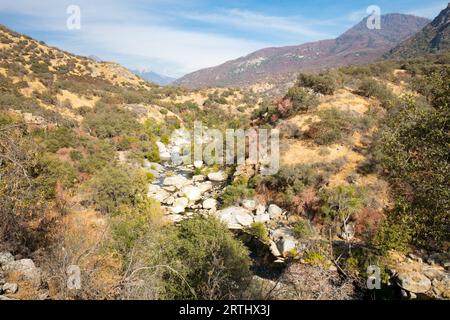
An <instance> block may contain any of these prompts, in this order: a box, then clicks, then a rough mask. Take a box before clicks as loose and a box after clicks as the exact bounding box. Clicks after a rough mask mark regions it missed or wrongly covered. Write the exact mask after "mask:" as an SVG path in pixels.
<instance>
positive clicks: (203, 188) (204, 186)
mask: <svg viewBox="0 0 450 320" xmlns="http://www.w3.org/2000/svg"><path fill="white" fill-rule="evenodd" d="M197 187H198V188H199V189H200V191H201V192H202V193H205V192H208V191H211V190H212V188H213V186H212V183H211V181H206V182H203V183H200V184H198V185H197Z"/></svg>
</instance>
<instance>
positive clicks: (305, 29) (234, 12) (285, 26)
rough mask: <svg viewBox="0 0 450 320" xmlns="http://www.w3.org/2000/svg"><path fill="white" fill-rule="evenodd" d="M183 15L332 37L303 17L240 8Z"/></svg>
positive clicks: (278, 31)
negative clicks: (268, 13)
mask: <svg viewBox="0 0 450 320" xmlns="http://www.w3.org/2000/svg"><path fill="white" fill-rule="evenodd" d="M183 17H185V18H187V19H191V20H196V21H201V22H208V23H211V24H216V25H217V24H224V25H229V26H233V27H236V28H240V29H246V30H254V31H258V32H264V33H273V34H279V36H286V35H287V34H288V35H290V36H295V37H298V36H301V37H305V38H308V39H323V38H327V37H330V35H329V34H326V33H323V32H320V31H317V28H314V27H313V26H314V25H318V24H320V22H319V21H313V20H309V21H308V20H306V19H304V18H302V17H282V16H272V15H265V14H262V13H260V12H254V11H248V10H240V9H228V10H221V11H219V12H215V13H188V14H185V15H184V16H183Z"/></svg>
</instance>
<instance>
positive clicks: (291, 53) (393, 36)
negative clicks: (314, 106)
mask: <svg viewBox="0 0 450 320" xmlns="http://www.w3.org/2000/svg"><path fill="white" fill-rule="evenodd" d="M429 21H430V20H428V19H426V18H421V17H416V16H413V15H407V14H399V13H393V14H385V15H382V16H381V29H380V30H371V29H368V28H367V17H366V18H364V19H362V20H361V21H360V22H359V23H358V24H356V25H355V26H353V27H352V28H350V29H349V30H347V31H346V32H345V33H343V34H342V35H341V36H339V37H338V38H336V39H329V40H321V41H316V42H311V43H305V44H302V45H298V46H288V47H278V48H266V49H262V50H259V51H256V52H253V53H250V54H248V55H247V56H245V57H241V58H238V59H236V60H232V61H228V62H225V63H224V64H222V65H219V66H217V67H212V68H207V69H202V70H199V71H196V72H193V73H190V74H188V75H186V76H184V77H182V78H180V79H179V80H176V81H175V82H174V84H177V85H181V86H185V87H188V88H199V87H216V86H219V87H220V86H246V85H253V84H256V83H260V82H270V83H286V82H289V81H291V80H292V79H293V78H295V75H296V74H297V73H298V72H300V71H320V70H322V69H326V68H331V67H338V66H342V65H346V64H364V63H367V62H371V61H373V60H376V59H378V58H381V57H382V56H383V54H385V53H386V52H387V51H389V50H390V49H392V48H393V47H394V46H396V45H397V44H399V43H400V42H401V41H403V40H404V39H406V38H408V37H410V36H411V35H413V34H415V33H416V32H418V31H419V30H421V29H422V28H423V27H424V26H425V25H426V24H427V23H428V22H429Z"/></svg>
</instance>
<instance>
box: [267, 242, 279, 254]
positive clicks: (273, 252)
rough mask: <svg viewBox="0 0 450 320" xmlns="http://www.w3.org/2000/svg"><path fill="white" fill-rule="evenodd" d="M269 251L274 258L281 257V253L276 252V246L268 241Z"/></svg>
mask: <svg viewBox="0 0 450 320" xmlns="http://www.w3.org/2000/svg"><path fill="white" fill-rule="evenodd" d="M269 250H270V252H271V253H272V255H273V256H274V257H281V252H280V250H278V247H277V244H276V243H275V242H273V241H272V240H270V245H269Z"/></svg>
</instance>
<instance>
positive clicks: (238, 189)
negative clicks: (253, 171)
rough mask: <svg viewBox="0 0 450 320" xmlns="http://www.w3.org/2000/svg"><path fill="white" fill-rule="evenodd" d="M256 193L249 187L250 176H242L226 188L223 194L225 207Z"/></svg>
mask: <svg viewBox="0 0 450 320" xmlns="http://www.w3.org/2000/svg"><path fill="white" fill-rule="evenodd" d="M254 195H255V191H254V190H253V189H250V188H249V187H248V178H246V177H244V176H240V177H238V178H237V179H236V180H235V181H233V183H232V184H231V185H229V186H228V187H227V188H226V190H225V192H224V193H223V195H222V202H223V205H224V206H225V207H228V206H231V205H237V204H239V202H241V201H242V200H243V199H245V198H251V197H253V196H254Z"/></svg>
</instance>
